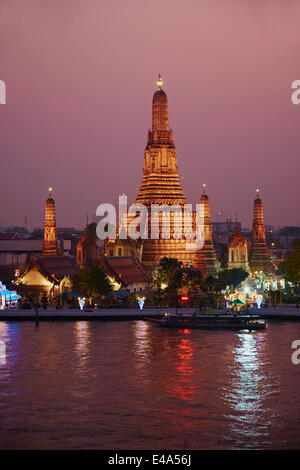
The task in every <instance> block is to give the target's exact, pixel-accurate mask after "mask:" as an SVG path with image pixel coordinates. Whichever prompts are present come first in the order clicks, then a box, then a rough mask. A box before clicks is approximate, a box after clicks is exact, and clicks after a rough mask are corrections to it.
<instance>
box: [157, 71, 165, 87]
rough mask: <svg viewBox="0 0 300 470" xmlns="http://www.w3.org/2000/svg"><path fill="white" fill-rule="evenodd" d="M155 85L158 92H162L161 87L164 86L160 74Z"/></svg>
mask: <svg viewBox="0 0 300 470" xmlns="http://www.w3.org/2000/svg"><path fill="white" fill-rule="evenodd" d="M156 85H157V89H158V90H162V87H163V86H164V82H163V79H162V78H161V74H159V75H158V79H157V81H156Z"/></svg>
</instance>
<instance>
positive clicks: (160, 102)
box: [152, 75, 169, 141]
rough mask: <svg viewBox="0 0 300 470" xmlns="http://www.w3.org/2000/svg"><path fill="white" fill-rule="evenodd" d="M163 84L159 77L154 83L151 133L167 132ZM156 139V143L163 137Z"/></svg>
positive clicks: (166, 99) (165, 99)
mask: <svg viewBox="0 0 300 470" xmlns="http://www.w3.org/2000/svg"><path fill="white" fill-rule="evenodd" d="M163 84H164V82H163V80H162V78H161V75H159V76H158V80H157V81H156V86H157V90H156V92H155V93H154V95H153V101H152V131H153V132H155V131H157V132H158V133H159V132H161V131H162V132H166V131H169V117H168V98H167V95H166V93H165V92H164V90H163V89H162V87H163ZM157 137H158V141H160V137H165V136H164V135H163V134H161V135H158V136H157Z"/></svg>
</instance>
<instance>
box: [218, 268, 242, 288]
mask: <svg viewBox="0 0 300 470" xmlns="http://www.w3.org/2000/svg"><path fill="white" fill-rule="evenodd" d="M248 276H249V273H247V271H244V269H242V268H233V269H224V270H223V271H221V272H220V273H219V281H220V285H221V287H222V289H221V290H223V289H226V287H227V286H233V287H237V286H238V285H240V284H241V283H242V282H243V281H244V280H245V279H247V277H248Z"/></svg>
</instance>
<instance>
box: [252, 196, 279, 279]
mask: <svg viewBox="0 0 300 470" xmlns="http://www.w3.org/2000/svg"><path fill="white" fill-rule="evenodd" d="M249 264H250V269H251V272H252V274H254V275H255V274H257V273H259V272H263V273H266V274H273V273H274V272H275V266H274V264H273V263H272V260H271V255H270V252H269V250H268V247H267V242H266V229H265V222H264V213H263V205H262V200H261V198H260V197H259V190H258V189H257V190H256V198H255V200H254V204H253V226H252V246H251V252H250V259H249Z"/></svg>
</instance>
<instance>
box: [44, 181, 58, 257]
mask: <svg viewBox="0 0 300 470" xmlns="http://www.w3.org/2000/svg"><path fill="white" fill-rule="evenodd" d="M48 191H49V195H48V199H47V200H46V205H45V224H44V242H43V256H57V255H58V244H57V228H56V218H55V202H54V199H53V197H52V188H49V189H48Z"/></svg>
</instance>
